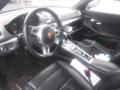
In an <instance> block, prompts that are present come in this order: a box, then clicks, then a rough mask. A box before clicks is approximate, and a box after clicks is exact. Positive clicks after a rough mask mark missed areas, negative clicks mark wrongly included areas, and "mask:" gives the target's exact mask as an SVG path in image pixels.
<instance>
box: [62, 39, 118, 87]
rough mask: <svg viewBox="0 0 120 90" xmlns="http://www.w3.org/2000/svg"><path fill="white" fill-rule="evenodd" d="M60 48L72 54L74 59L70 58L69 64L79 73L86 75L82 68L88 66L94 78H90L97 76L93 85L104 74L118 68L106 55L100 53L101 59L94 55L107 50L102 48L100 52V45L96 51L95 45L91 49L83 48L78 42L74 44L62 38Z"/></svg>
mask: <svg viewBox="0 0 120 90" xmlns="http://www.w3.org/2000/svg"><path fill="white" fill-rule="evenodd" d="M83 46H84V45H83ZM62 48H63V49H64V50H66V51H68V52H69V53H71V54H72V55H73V56H74V58H75V59H76V60H72V62H71V65H72V66H73V67H74V68H75V69H77V70H78V71H79V72H80V73H81V74H83V76H84V77H86V76H85V73H84V70H85V69H86V68H89V67H90V69H91V70H92V71H93V72H91V73H92V75H93V77H94V78H92V77H91V78H92V80H94V79H95V80H96V78H97V80H96V82H93V85H95V84H96V83H97V82H98V81H99V80H100V78H102V77H103V76H104V75H106V74H108V73H110V72H111V71H113V70H116V69H118V68H119V67H118V66H117V65H115V64H113V63H111V62H109V60H110V58H109V57H108V56H105V55H104V56H102V55H101V57H102V59H101V58H99V57H98V56H96V55H98V54H99V53H103V54H104V53H106V52H107V51H106V52H105V50H103V51H104V52H102V49H103V48H101V47H99V48H101V49H100V50H99V48H98V51H96V50H97V49H96V47H92V49H91V47H89V48H88V47H86V48H85V47H81V45H79V44H76V43H75V42H74V41H71V40H64V41H63V45H62ZM87 48H88V49H91V52H89V51H88V49H87ZM95 49H96V50H95ZM94 50H95V51H94ZM95 52H96V53H95ZM105 59H106V60H107V59H108V61H106V60H105ZM73 61H74V62H73ZM82 67H83V68H82ZM95 80H94V81H95Z"/></svg>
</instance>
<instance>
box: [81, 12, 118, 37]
mask: <svg viewBox="0 0 120 90" xmlns="http://www.w3.org/2000/svg"><path fill="white" fill-rule="evenodd" d="M83 16H84V25H86V26H87V27H89V28H90V29H91V30H93V31H94V32H96V33H97V34H99V35H102V36H105V37H109V38H112V39H120V15H116V14H110V13H102V12H97V11H96V12H95V11H85V12H84V13H83Z"/></svg>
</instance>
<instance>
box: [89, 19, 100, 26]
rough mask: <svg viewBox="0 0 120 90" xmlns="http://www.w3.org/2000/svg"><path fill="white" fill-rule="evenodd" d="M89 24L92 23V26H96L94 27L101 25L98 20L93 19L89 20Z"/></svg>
mask: <svg viewBox="0 0 120 90" xmlns="http://www.w3.org/2000/svg"><path fill="white" fill-rule="evenodd" d="M90 22H91V23H93V24H96V25H101V24H102V22H101V21H100V20H98V19H95V18H91V19H90Z"/></svg>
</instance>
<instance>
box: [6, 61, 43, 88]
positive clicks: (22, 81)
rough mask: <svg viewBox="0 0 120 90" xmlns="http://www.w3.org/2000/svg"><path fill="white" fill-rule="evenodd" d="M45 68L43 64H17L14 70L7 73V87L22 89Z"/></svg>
mask: <svg viewBox="0 0 120 90" xmlns="http://www.w3.org/2000/svg"><path fill="white" fill-rule="evenodd" d="M44 68H45V66H44V65H40V64H36V63H27V64H23V65H18V66H16V67H15V69H14V71H10V72H8V74H7V85H8V86H7V87H8V89H9V90H24V87H25V85H26V84H27V83H28V82H29V81H30V80H31V79H32V78H33V77H34V76H35V75H37V73H39V72H41V71H42V70H43V69H44Z"/></svg>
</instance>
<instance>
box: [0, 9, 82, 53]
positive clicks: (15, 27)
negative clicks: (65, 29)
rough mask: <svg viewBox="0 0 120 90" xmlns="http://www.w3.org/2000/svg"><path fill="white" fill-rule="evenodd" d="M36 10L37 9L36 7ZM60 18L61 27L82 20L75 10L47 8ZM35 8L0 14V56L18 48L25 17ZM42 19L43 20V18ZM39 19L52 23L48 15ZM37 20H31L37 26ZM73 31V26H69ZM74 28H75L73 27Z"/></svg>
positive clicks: (79, 13)
mask: <svg viewBox="0 0 120 90" xmlns="http://www.w3.org/2000/svg"><path fill="white" fill-rule="evenodd" d="M37 8H38V7H37ZM48 8H49V9H51V10H53V11H54V12H55V13H56V14H57V15H58V17H59V18H60V20H61V22H62V24H63V26H69V25H70V26H71V23H74V22H79V21H80V20H81V18H82V15H81V12H80V11H79V10H76V9H70V8H60V7H48ZM35 9H36V8H35V7H34V8H24V9H20V10H14V11H9V12H5V13H1V14H0V55H6V54H8V53H10V52H12V51H14V50H16V49H17V48H18V47H19V40H18V38H19V37H20V35H22V34H23V32H22V28H23V23H24V19H25V17H26V15H27V14H28V13H30V12H32V11H33V10H35ZM43 17H44V18H43ZM41 18H42V19H45V21H47V22H49V23H52V22H53V20H52V18H51V16H50V15H47V14H41ZM37 21H38V18H37V17H36V18H34V19H32V22H34V24H37ZM71 27H73V29H74V26H71ZM75 27H76V26H75Z"/></svg>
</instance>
